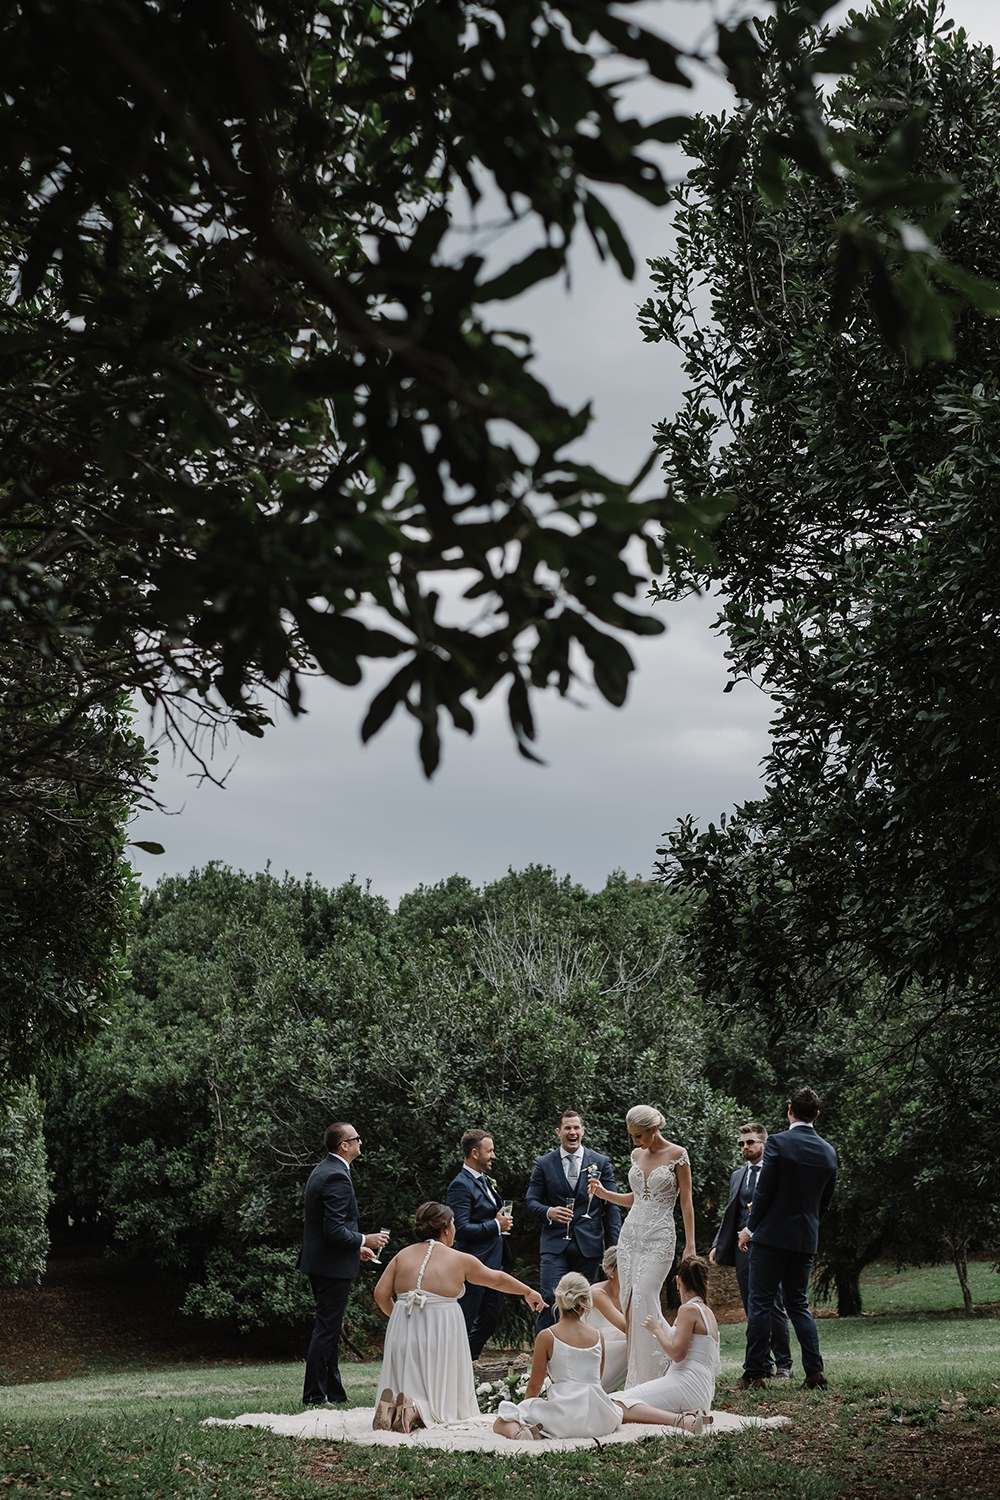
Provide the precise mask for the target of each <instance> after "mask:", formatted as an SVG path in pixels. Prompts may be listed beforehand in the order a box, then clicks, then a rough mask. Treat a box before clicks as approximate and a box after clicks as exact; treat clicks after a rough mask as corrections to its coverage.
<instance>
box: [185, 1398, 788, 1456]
mask: <svg viewBox="0 0 1000 1500" xmlns="http://www.w3.org/2000/svg"><path fill="white" fill-rule="evenodd" d="M373 1416H374V1407H371V1406H359V1407H354V1408H353V1409H352V1410H349V1411H309V1412H296V1413H294V1414H293V1415H292V1416H275V1415H274V1413H272V1412H267V1411H254V1412H247V1413H246V1414H245V1415H244V1416H242V1417H233V1418H232V1419H229V1420H227V1419H226V1418H225V1417H206V1418H205V1419H204V1420H203V1422H202V1426H204V1427H212V1426H214V1427H267V1428H269V1429H270V1431H271V1432H280V1433H284V1435H285V1436H286V1437H293V1438H318V1439H320V1440H321V1441H323V1442H326V1443H340V1442H348V1443H362V1444H364V1445H365V1446H366V1447H376V1448H398V1447H400V1446H401V1445H402V1444H406V1446H407V1447H409V1448H445V1449H449V1450H451V1451H452V1452H456V1453H511V1452H520V1453H535V1454H541V1453H567V1452H569V1451H570V1450H571V1449H573V1448H593V1447H603V1446H604V1444H605V1443H634V1442H637V1441H638V1440H639V1438H644V1437H690V1436H691V1434H690V1433H687V1432H682V1431H681V1429H680V1428H678V1427H659V1426H652V1425H650V1426H648V1427H647V1426H645V1425H644V1424H641V1423H639V1422H635V1423H632V1422H629V1423H628V1424H627V1425H624V1426H622V1427H620V1428H619V1429H618V1431H617V1432H613V1433H611V1435H610V1436H609V1437H604V1438H601V1439H600V1442H598V1440H597V1439H596V1438H547V1439H545V1441H544V1442H541V1443H535V1442H532V1441H531V1440H530V1439H528V1440H525V1439H520V1440H518V1439H516V1438H513V1439H512V1438H505V1437H501V1436H500V1435H499V1433H496V1432H494V1431H493V1421H494V1419H493V1417H481V1418H480V1420H479V1421H478V1422H477V1421H475V1419H473V1420H472V1421H469V1422H455V1423H453V1424H448V1425H447V1426H437V1427H421V1428H418V1430H417V1431H416V1432H412V1433H410V1435H409V1436H408V1437H407V1436H404V1434H402V1433H399V1432H373V1431H372V1417H373ZM712 1416H713V1418H714V1420H713V1423H712V1425H711V1427H706V1428H705V1436H706V1437H708V1436H710V1435H714V1434H715V1433H721V1432H742V1431H745V1430H746V1429H747V1428H752V1427H783V1426H784V1425H785V1423H786V1422H788V1421H789V1420H790V1419H789V1418H788V1417H738V1416H736V1415H735V1413H734V1412H729V1411H716V1412H713V1413H712Z"/></svg>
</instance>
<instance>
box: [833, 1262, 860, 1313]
mask: <svg viewBox="0 0 1000 1500" xmlns="http://www.w3.org/2000/svg"><path fill="white" fill-rule="evenodd" d="M835 1280H836V1283H837V1316H838V1318H859V1317H860V1316H861V1267H860V1266H859V1265H858V1264H856V1263H855V1264H854V1265H849V1264H847V1263H846V1262H845V1263H843V1264H842V1265H838V1267H837V1271H836V1276H835Z"/></svg>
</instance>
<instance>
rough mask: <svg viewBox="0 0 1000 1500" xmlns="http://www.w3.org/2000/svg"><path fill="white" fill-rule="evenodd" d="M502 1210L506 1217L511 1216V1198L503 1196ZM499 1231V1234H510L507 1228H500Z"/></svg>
mask: <svg viewBox="0 0 1000 1500" xmlns="http://www.w3.org/2000/svg"><path fill="white" fill-rule="evenodd" d="M503 1211H504V1213H505V1214H506V1216H507V1218H508V1219H509V1218H510V1216H511V1214H512V1213H513V1212H514V1200H513V1198H505V1199H504V1200H503ZM500 1233H501V1234H510V1230H509V1229H501V1231H500Z"/></svg>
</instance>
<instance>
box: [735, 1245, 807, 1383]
mask: <svg viewBox="0 0 1000 1500" xmlns="http://www.w3.org/2000/svg"><path fill="white" fill-rule="evenodd" d="M748 1253H749V1257H750V1295H749V1304H750V1305H749V1307H748V1308H747V1354H746V1363H745V1364H744V1366H743V1373H744V1375H745V1377H746V1378H747V1380H761V1379H766V1377H767V1371H768V1365H769V1358H768V1350H769V1347H770V1343H771V1324H772V1319H773V1316H774V1303H775V1298H776V1297H777V1295H778V1290H779V1288H782V1289H783V1290H784V1294H785V1307H786V1309H787V1312H788V1316H789V1318H790V1320H791V1324H792V1327H793V1328H794V1329H795V1337H796V1338H797V1339H798V1341H799V1347H800V1349H801V1350H802V1369H803V1371H804V1372H805V1374H806V1375H807V1376H808V1375H815V1374H817V1373H818V1372H819V1371H820V1370H822V1368H823V1356H822V1355H821V1354H820V1352H819V1334H818V1333H817V1331H816V1320H815V1318H814V1317H813V1315H812V1313H811V1312H810V1311H809V1273H810V1271H811V1270H812V1262H813V1258H812V1256H811V1255H808V1254H806V1253H804V1252H803V1251H799V1250H782V1249H779V1247H778V1246H777V1245H759V1244H758V1243H757V1242H756V1240H751V1241H750V1249H749V1252H748Z"/></svg>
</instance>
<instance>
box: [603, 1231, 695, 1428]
mask: <svg viewBox="0 0 1000 1500" xmlns="http://www.w3.org/2000/svg"><path fill="white" fill-rule="evenodd" d="M619 1264H621V1261H620V1260H619ZM691 1301H692V1302H695V1303H696V1304H699V1306H698V1312H699V1313H700V1314H701V1321H702V1323H703V1324H704V1327H705V1332H704V1333H693V1334H692V1335H691V1342H690V1344H689V1345H688V1352H687V1354H685V1356H684V1358H683V1359H678V1360H675V1361H674V1362H673V1364H672V1365H671V1366H670V1369H669V1370H668V1371H667V1373H666V1374H665V1375H661V1376H660V1377H659V1379H657V1380H646V1381H644V1382H643V1383H642V1384H641V1385H634V1386H631V1387H630V1388H629V1389H628V1390H624V1391H619V1392H618V1394H617V1395H616V1396H615V1400H616V1401H620V1402H621V1403H622V1405H623V1406H636V1405H637V1404H638V1403H639V1402H640V1401H641V1402H642V1404H643V1405H644V1406H655V1407H657V1408H658V1410H660V1411H703V1412H706V1413H707V1412H709V1411H711V1409H712V1398H713V1397H714V1395H715V1382H716V1380H717V1379H718V1378H719V1375H720V1373H721V1371H722V1360H721V1359H720V1357H719V1338H718V1334H712V1333H709V1331H708V1319H707V1318H706V1317H705V1314H704V1312H702V1308H701V1305H700V1304H701V1298H700V1297H692V1299H691Z"/></svg>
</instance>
